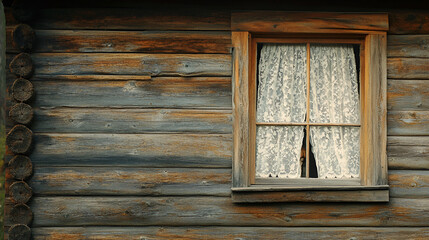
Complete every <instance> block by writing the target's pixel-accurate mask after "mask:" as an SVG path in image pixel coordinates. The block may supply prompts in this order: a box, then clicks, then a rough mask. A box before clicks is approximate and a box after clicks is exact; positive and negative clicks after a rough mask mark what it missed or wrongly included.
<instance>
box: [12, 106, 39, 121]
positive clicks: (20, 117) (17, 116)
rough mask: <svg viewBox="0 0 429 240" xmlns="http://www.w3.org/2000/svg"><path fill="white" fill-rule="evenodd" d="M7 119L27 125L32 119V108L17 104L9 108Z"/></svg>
mask: <svg viewBox="0 0 429 240" xmlns="http://www.w3.org/2000/svg"><path fill="white" fill-rule="evenodd" d="M9 117H10V118H11V119H12V120H13V121H15V122H17V123H22V124H28V123H30V121H31V119H33V108H32V107H31V106H30V105H28V104H25V103H17V104H15V105H14V106H13V107H11V109H10V111H9Z"/></svg>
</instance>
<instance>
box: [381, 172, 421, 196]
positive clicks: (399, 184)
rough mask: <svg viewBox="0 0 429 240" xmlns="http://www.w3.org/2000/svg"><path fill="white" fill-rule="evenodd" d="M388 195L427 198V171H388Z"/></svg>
mask: <svg viewBox="0 0 429 240" xmlns="http://www.w3.org/2000/svg"><path fill="white" fill-rule="evenodd" d="M389 187H390V188H389V189H390V192H389V194H390V197H401V198H426V199H427V198H429V171H409V170H406V171H405V170H391V171H389Z"/></svg>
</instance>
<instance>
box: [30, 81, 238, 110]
mask: <svg viewBox="0 0 429 240" xmlns="http://www.w3.org/2000/svg"><path fill="white" fill-rule="evenodd" d="M33 85H34V88H35V91H36V92H37V95H36V96H35V102H34V105H33V106H35V107H56V106H65V107H146V108H147V107H149V108H218V109H219V108H220V109H230V108H231V79H230V78H229V77H191V78H181V77H176V78H173V77H168V78H153V79H152V80H151V81H136V80H131V81H33Z"/></svg>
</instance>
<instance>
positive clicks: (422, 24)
mask: <svg viewBox="0 0 429 240" xmlns="http://www.w3.org/2000/svg"><path fill="white" fill-rule="evenodd" d="M389 33H390V34H427V33H429V12H428V11H407V12H390V13H389Z"/></svg>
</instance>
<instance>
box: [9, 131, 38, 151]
mask: <svg viewBox="0 0 429 240" xmlns="http://www.w3.org/2000/svg"><path fill="white" fill-rule="evenodd" d="M32 138H33V132H32V131H31V130H30V129H28V128H27V127H26V126H24V125H16V126H14V127H13V128H12V129H11V130H10V131H9V133H8V134H7V136H6V145H7V146H8V148H9V149H10V150H11V151H12V152H13V153H15V154H23V153H26V152H28V151H29V150H30V147H31V142H32Z"/></svg>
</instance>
